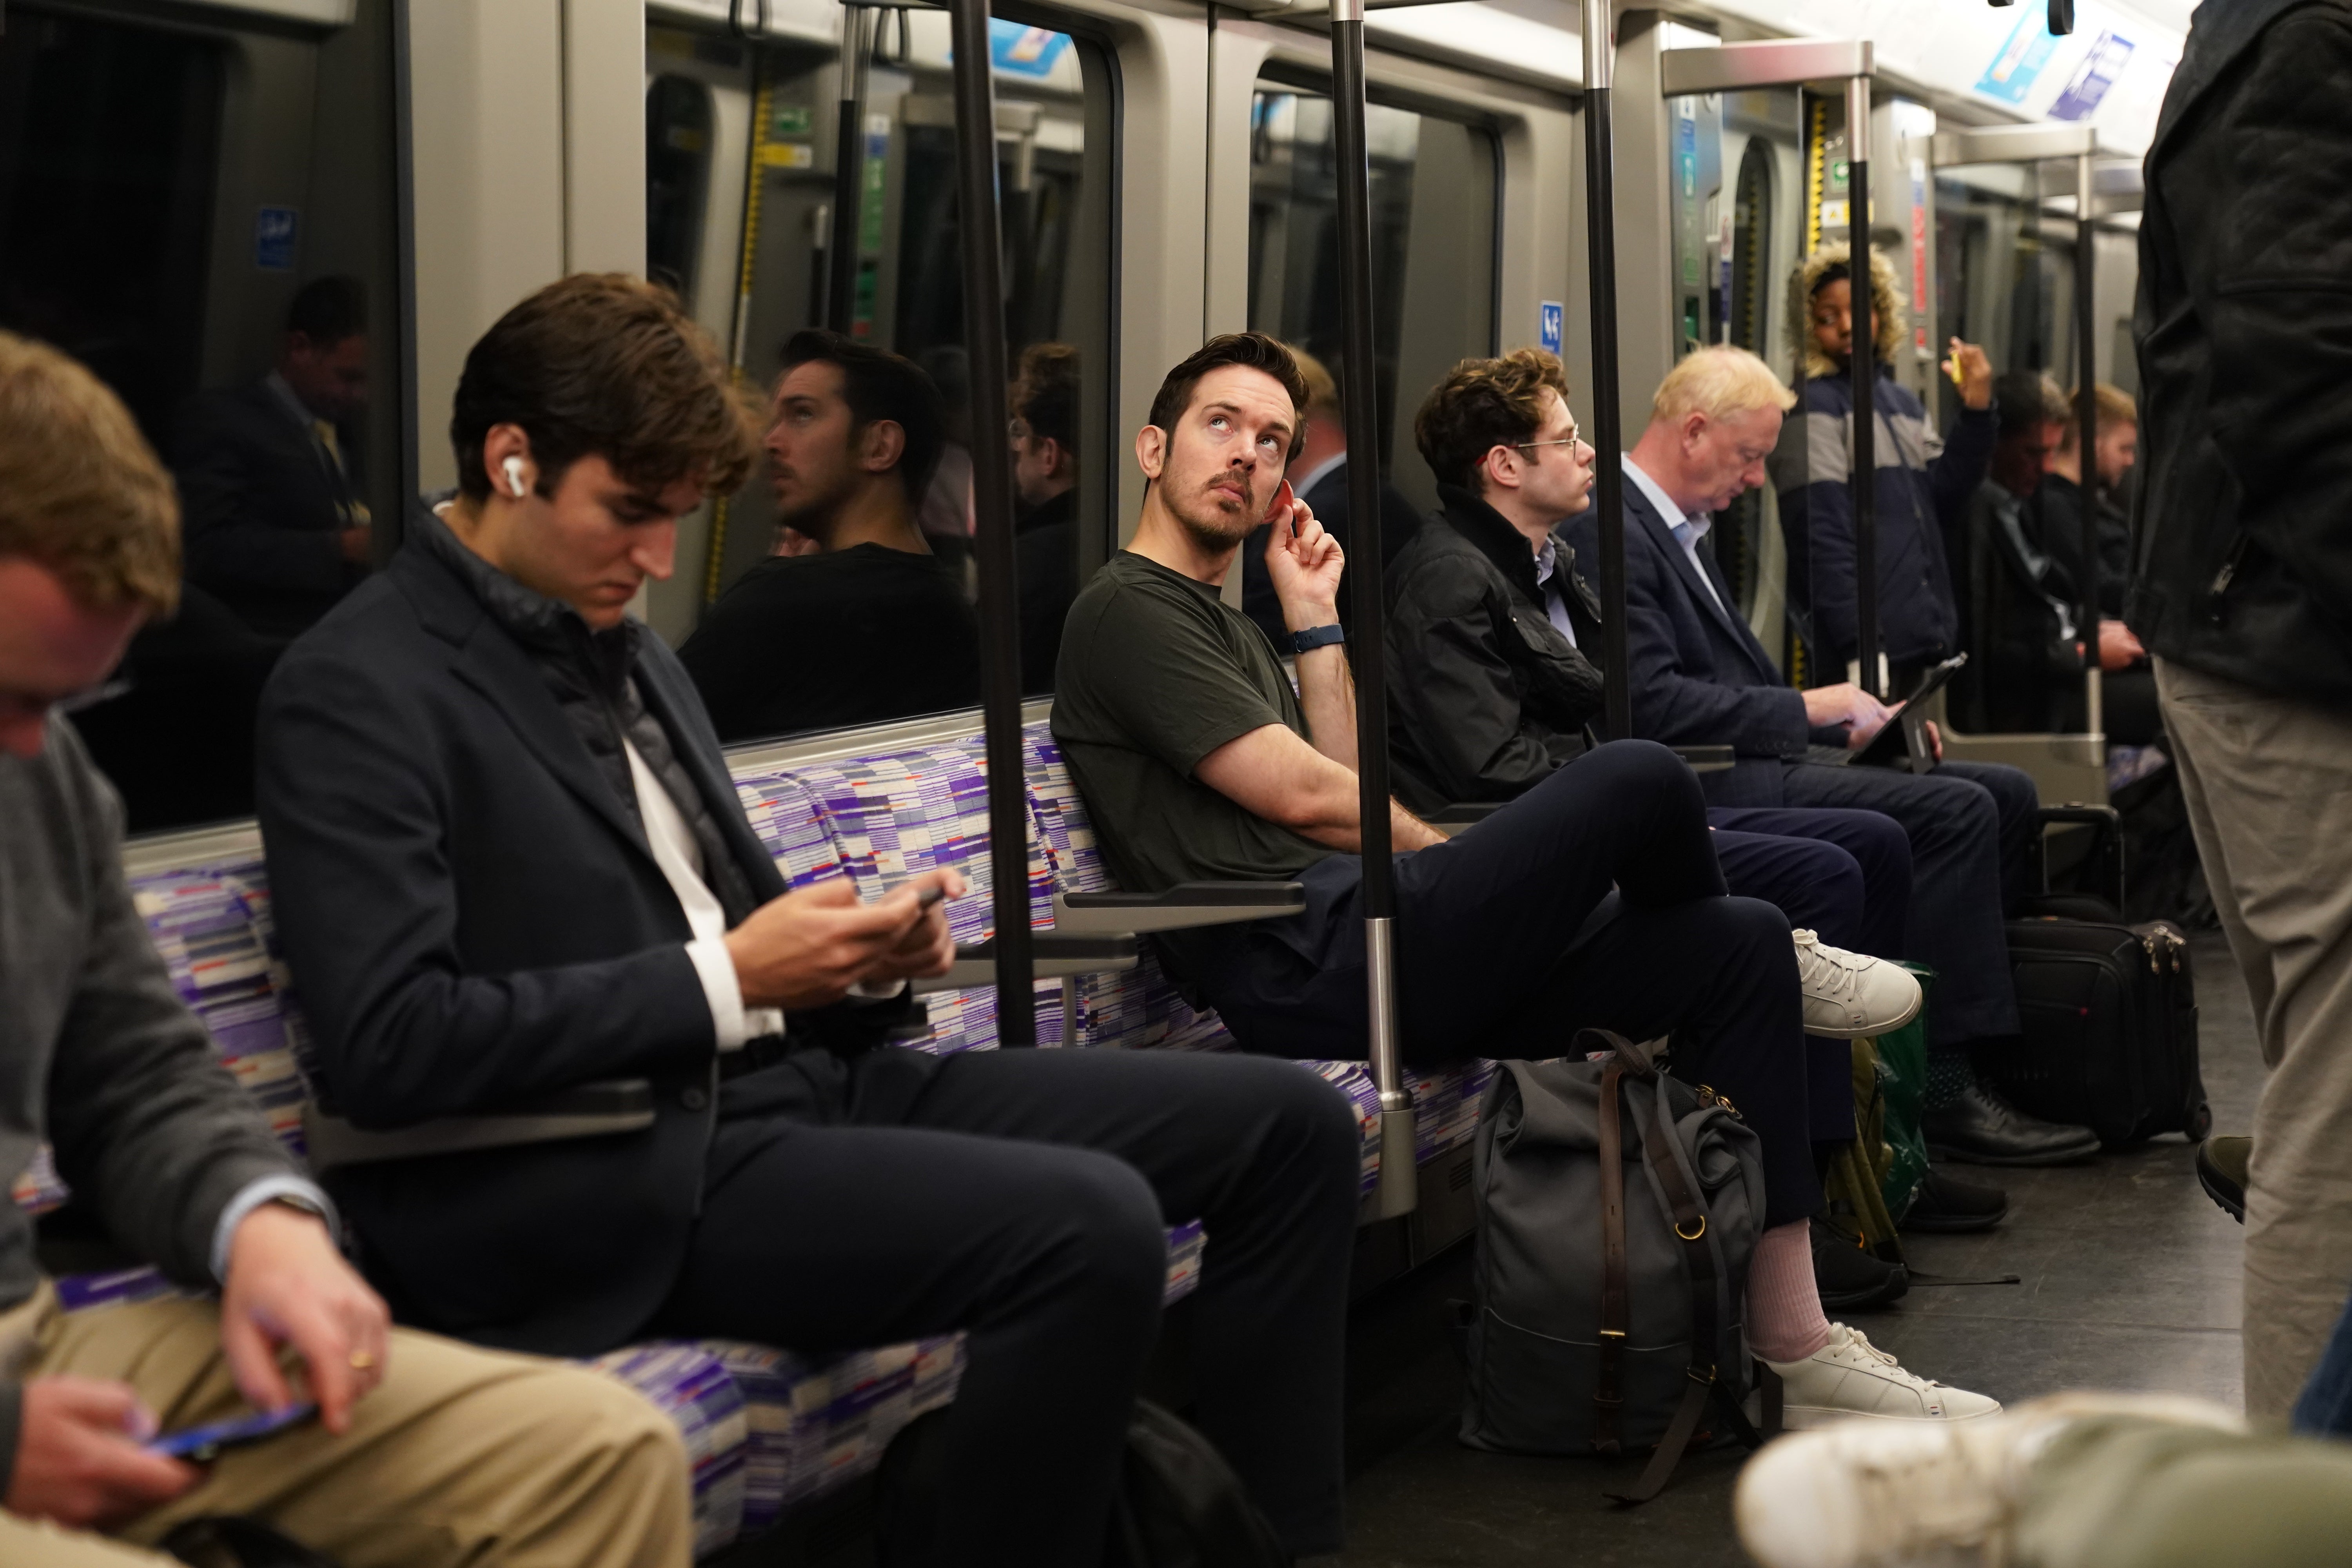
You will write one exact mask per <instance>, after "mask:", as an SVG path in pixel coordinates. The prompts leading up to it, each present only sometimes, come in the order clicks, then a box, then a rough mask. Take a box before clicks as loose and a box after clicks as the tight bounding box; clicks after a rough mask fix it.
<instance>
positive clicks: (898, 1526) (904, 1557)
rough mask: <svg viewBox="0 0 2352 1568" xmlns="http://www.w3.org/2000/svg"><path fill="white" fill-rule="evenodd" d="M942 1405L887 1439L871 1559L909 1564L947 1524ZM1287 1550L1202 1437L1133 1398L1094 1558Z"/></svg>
mask: <svg viewBox="0 0 2352 1568" xmlns="http://www.w3.org/2000/svg"><path fill="white" fill-rule="evenodd" d="M947 1415H948V1412H947V1411H945V1410H934V1411H932V1412H931V1413H930V1414H929V1415H924V1416H921V1417H919V1418H918V1419H917V1420H915V1421H914V1422H913V1423H911V1424H910V1425H909V1426H908V1427H907V1429H906V1430H905V1431H903V1432H901V1433H899V1434H898V1436H896V1437H894V1438H892V1439H891V1440H890V1447H888V1448H887V1450H886V1451H885V1452H884V1453H883V1456H882V1468H881V1472H880V1474H879V1475H878V1476H877V1478H876V1492H877V1500H878V1503H879V1506H880V1519H879V1521H878V1522H877V1526H876V1529H875V1548H876V1550H875V1561H876V1562H877V1563H878V1564H879V1565H880V1568H914V1565H916V1564H919V1563H931V1562H934V1561H936V1552H934V1550H933V1547H934V1543H935V1542H937V1541H938V1540H939V1539H940V1532H941V1531H951V1530H953V1529H955V1528H956V1525H955V1521H952V1520H942V1519H941V1518H940V1511H939V1495H940V1471H941V1468H942V1467H943V1466H944V1464H945V1462H946V1461H945V1459H944V1458H943V1456H944V1453H945V1447H944V1445H942V1444H941V1443H940V1430H941V1423H942V1422H944V1421H945V1420H946V1418H947ZM1290 1562H1291V1556H1290V1552H1289V1550H1288V1549H1287V1548H1286V1547H1285V1546H1284V1545H1283V1544H1282V1542H1281V1540H1280V1539H1279V1538H1278V1537H1277V1536H1276V1534H1275V1533H1274V1527H1273V1526H1272V1525H1270V1524H1268V1523H1267V1522H1266V1521H1265V1515H1264V1514H1261V1513H1260V1512H1258V1510H1257V1508H1256V1506H1255V1504H1253V1503H1252V1502H1251V1501H1250V1500H1249V1495H1248V1494H1247V1493H1246V1492H1244V1490H1243V1489H1242V1483H1241V1479H1240V1478H1239V1477H1237V1476H1235V1475H1234V1471H1233V1467H1232V1466H1230V1465H1228V1464H1226V1463H1225V1460H1224V1456H1223V1455H1221V1454H1219V1453H1218V1452H1217V1450H1216V1448H1215V1447H1213V1445H1212V1444H1211V1443H1210V1442H1209V1440H1208V1439H1207V1438H1206V1437H1203V1436H1201V1434H1200V1433H1198V1432H1196V1431H1194V1430H1193V1429H1192V1427H1191V1426H1187V1425H1185V1423H1184V1422H1182V1421H1181V1420H1179V1419H1178V1418H1177V1417H1176V1416H1175V1415H1172V1414H1171V1413H1170V1412H1168V1411H1166V1410H1163V1409H1161V1408H1160V1406H1159V1405H1154V1404H1151V1403H1150V1401H1149V1400H1142V1399H1139V1400H1137V1401H1136V1402H1135V1415H1133V1416H1132V1417H1131V1418H1130V1419H1129V1422H1128V1427H1127V1453H1126V1456H1125V1458H1124V1459H1123V1460H1122V1462H1121V1463H1120V1466H1119V1478H1118V1498H1117V1499H1116V1500H1114V1501H1113V1503H1112V1505H1111V1515H1110V1528H1109V1530H1108V1532H1107V1537H1106V1539H1105V1541H1104V1543H1103V1568H1290Z"/></svg>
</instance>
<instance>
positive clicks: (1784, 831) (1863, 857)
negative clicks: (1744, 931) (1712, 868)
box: [1706, 805, 1911, 958]
mask: <svg viewBox="0 0 2352 1568" xmlns="http://www.w3.org/2000/svg"><path fill="white" fill-rule="evenodd" d="M1706 820H1707V825H1708V826H1711V827H1713V828H1714V829H1715V830H1716V834H1715V858H1717V860H1719V861H1721V862H1722V863H1723V879H1724V880H1725V881H1726V882H1728V883H1729V884H1730V885H1731V890H1732V892H1733V893H1735V894H1737V895H1738V896H1739V897H1741V898H1746V899H1761V900H1764V901H1765V902H1766V903H1768V904H1776V905H1778V906H1780V912H1781V913H1782V914H1784V915H1786V916H1788V917H1789V924H1790V926H1792V927H1811V929H1812V930H1813V931H1817V932H1819V933H1820V934H1821V939H1822V941H1823V942H1828V943H1829V944H1830V945H1831V946H1832V947H1843V948H1846V949H1848V950H1850V951H1852V952H1866V953H1869V954H1871V955H1872V956H1874V957H1876V958H1900V957H1902V956H1903V944H1904V942H1905V940H1906V936H1907V934H1908V927H1909V921H1910V917H1911V841H1910V839H1909V837H1907V836H1906V834H1905V833H1904V831H1903V825H1902V824H1901V823H1899V822H1896V821H1895V819H1894V818H1893V817H1891V816H1885V814H1883V813H1880V812H1875V811H1835V810H1824V809H1818V808H1815V809H1801V808H1799V807H1795V806H1748V805H1717V806H1709V807H1708V808H1707V813H1706Z"/></svg>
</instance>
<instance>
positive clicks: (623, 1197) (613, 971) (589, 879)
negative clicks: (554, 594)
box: [257, 542, 784, 1355]
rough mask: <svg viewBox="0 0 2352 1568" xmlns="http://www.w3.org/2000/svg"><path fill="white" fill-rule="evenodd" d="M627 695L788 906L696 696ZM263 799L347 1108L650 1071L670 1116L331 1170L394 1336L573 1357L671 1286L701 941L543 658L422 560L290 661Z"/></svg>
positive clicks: (757, 890)
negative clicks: (560, 700)
mask: <svg viewBox="0 0 2352 1568" xmlns="http://www.w3.org/2000/svg"><path fill="white" fill-rule="evenodd" d="M641 648H642V651H641V654H640V657H639V658H638V661H637V666H636V678H637V683H638V687H639V689H640V690H641V692H642V694H643V696H644V699H645V701H646V706H647V707H648V708H650V709H652V710H653V711H654V712H655V713H656V715H658V716H659V717H660V719H661V720H662V721H663V725H664V728H665V729H667V731H668V732H669V735H670V737H671V741H672V743H673V745H674V747H675V749H676V752H677V758H678V761H679V763H681V764H682V765H683V766H684V767H685V768H686V770H687V772H688V773H689V774H690V775H691V776H692V777H693V779H694V782H695V784H697V786H698V788H699V790H700V792H701V794H702V795H703V798H704V799H705V801H706V802H707V803H708V805H709V808H710V814H711V817H712V819H713V820H714V821H715V822H716V823H717V825H718V826H719V832H720V833H721V835H722V836H723V837H725V838H726V841H727V844H728V846H729V847H730V849H731V850H732V852H733V854H734V857H735V859H736V860H737V862H738V863H739V864H740V867H741V868H742V869H743V872H744V874H745V876H746V878H747V879H748V881H749V885H750V887H751V892H752V895H753V897H754V899H755V900H759V901H762V902H764V901H765V900H768V899H771V898H773V897H775V896H776V895H778V894H780V893H782V891H783V890H784V883H783V879H782V876H781V875H780V874H779V873H778V871H777V869H776V867H775V864H774V862H773V861H772V860H771V859H770V858H769V857H768V855H767V853H766V851H765V850H764V849H763V848H762V847H761V844H760V841H759V839H758V837H756V836H755V835H754V834H753V832H752V830H751V825H750V823H749V822H747V821H746V820H745V818H744V816H743V811H742V807H741V805H740V804H739V803H738V801H737V798H736V795H735V790H734V786H733V784H732V782H731V780H730V778H729V776H728V772H727V764H726V759H725V757H724V756H723V755H722V754H721V752H720V751H719V740H718V737H717V736H716V735H715V734H713V733H712V732H711V728H710V722H709V720H708V719H707V718H706V717H704V714H703V710H702V704H701V702H700V701H699V700H698V698H697V697H696V696H695V691H694V686H693V683H692V682H691V681H689V680H688V679H687V675H686V672H685V670H684V669H683V668H681V667H680V666H679V664H678V662H677V658H676V656H674V655H673V654H671V653H670V651H669V650H668V649H667V648H666V647H663V646H662V644H661V641H660V639H659V638H657V637H644V638H642V639H641ZM257 794H258V801H257V805H258V810H259V815H260V818H261V830H262V836H263V840H264V844H265V847H266V849H267V853H268V866H269V883H270V889H271V893H272V897H273V900H274V902H275V905H276V910H277V920H278V933H279V936H280V939H281V940H282V941H283V942H284V944H285V951H286V956H287V959H288V962H289V965H290V968H291V970H292V973H293V974H294V976H295V984H296V986H297V989H298V993H299V996H300V997H301V1000H302V1002H303V1005H304V1007H305V1010H306V1012H307V1013H308V1015H309V1018H310V1025H311V1027H312V1030H313V1032H314V1037H315V1055H316V1068H317V1071H318V1073H319V1076H320V1079H321V1087H322V1089H323V1090H324V1093H325V1095H326V1097H327V1098H328V1099H329V1100H331V1103H332V1106H333V1108H334V1109H335V1110H337V1111H339V1112H340V1113H341V1114H342V1115H345V1116H348V1117H349V1118H351V1120H352V1121H354V1122H356V1123H358V1124H359V1125H360V1126H362V1127H370V1128H392V1127H399V1126H403V1125H406V1124H412V1123H415V1122H418V1121H427V1120H430V1119H433V1118H436V1117H443V1116H450V1115H460V1114H466V1113H472V1112H481V1111H485V1110H495V1109H497V1108H499V1107H501V1106H507V1105H513V1104H517V1103H520V1102H527V1101H529V1100H531V1099H533V1098H534V1097H538V1096H543V1095H546V1094H548V1093H551V1092H552V1091H554V1090H558V1089H565V1088H569V1087H572V1086H574V1085H578V1084H583V1083H590V1082H594V1081H597V1080H600V1079H619V1078H644V1079H650V1080H651V1081H652V1083H653V1086H654V1090H655V1096H656V1100H655V1105H656V1116H655V1122H654V1125H653V1126H652V1127H650V1128H647V1129H646V1130H644V1131H636V1132H627V1133H620V1134H613V1135H606V1136H602V1137H593V1138H582V1139H575V1140H572V1141H568V1142H552V1143H540V1144H532V1145H528V1146H524V1147H518V1148H508V1149H495V1150H488V1151H483V1152H471V1153H463V1154H451V1155H443V1156H437V1157H435V1158H430V1159H419V1160H406V1161H400V1162H395V1163H385V1164H373V1165H359V1166H350V1167H345V1168H343V1169H341V1170H340V1171H337V1172H336V1173H334V1175H333V1179H332V1181H331V1186H332V1187H333V1190H334V1191H335V1194H336V1196H337V1198H338V1200H339V1201H340V1202H341V1204H342V1205H343V1207H344V1212H345V1214H346V1215H348V1217H349V1218H350V1219H351V1221H352V1226H353V1227H354V1229H355V1230H356V1231H357V1233H358V1238H359V1242H360V1253H361V1258H362V1263H363V1265H364V1267H365V1268H366V1270H367V1272H368V1274H369V1276H370V1278H371V1279H373V1280H375V1281H376V1282H377V1284H378V1286H379V1288H380V1289H383V1292H384V1294H385V1295H386V1297H387V1298H388V1299H389V1300H391V1301H392V1303H393V1306H394V1311H395V1312H396V1313H397V1314H398V1315H399V1317H400V1318H401V1319H402V1320H403V1321H408V1322H413V1323H416V1324H419V1325H421V1326H424V1327H427V1328H431V1329H435V1330H437V1331H442V1332H446V1333H452V1334H457V1335H459V1336H461V1337H463V1338H467V1339H470V1340H475V1341H478V1342H486V1343H490V1344H496V1345H502V1346H509V1347H513V1348H518V1349H524V1350H532V1351H539V1352H548V1353H553V1354H564V1355H578V1354H584V1353H591V1352H599V1351H604V1350H609V1349H611V1348H612V1347H613V1346H614V1345H615V1344H618V1343H621V1342H625V1340H626V1339H627V1338H628V1337H629V1336H631V1335H633V1334H635V1333H636V1332H637V1331H639V1330H641V1329H642V1328H643V1327H644V1326H645V1325H646V1322H647V1321H648V1320H650V1319H651V1318H652V1316H653V1314H654V1312H655V1311H656V1309H657V1308H658V1307H659V1306H660V1304H661V1302H662V1300H663V1299H664V1298H665V1297H666V1296H667V1294H668V1292H669V1290H670V1289H671V1287H672V1285H673V1283H674V1282H675V1280H676V1279H677V1274H678V1270H679V1268H680V1267H681V1264H682V1262H683V1260H684V1258H685V1256H686V1248H687V1245H688V1237H689V1235H690V1232H691V1227H692V1223H693V1216H694V1213H695V1210H696V1208H697V1206H698V1202H699V1198H700V1194H701V1190H702V1183H703V1174H704V1172H703V1162H704V1159H705V1156H706V1151H707V1150H708V1148H709V1142H710V1138H711V1133H712V1119H713V1116H714V1115H715V1103H716V1100H717V1096H716V1093H715V1089H716V1087H717V1086H716V1083H715V1081H714V1079H715V1075H716V1061H717V1047H716V1042H715V1040H714V1037H713V1033H712V1028H711V1020H710V1011H709V1004H708V1002H707V1001H706V1000H705V998H704V995H703V991H702V986H701V983H700V982H699V980H698V978H697V976H696V973H695V969H694V965H693V963H692V962H691V961H690V960H688V957H687V955H686V945H685V944H686V942H687V941H688V937H689V935H690V932H689V930H688V925H687V921H686V917H685V914H684V912H683V911H682V910H680V909H679V907H678V900H677V896H676V895H675V894H674V893H672V892H671V890H670V887H669V884H668V881H667V879H665V878H664V877H663V875H662V872H661V869H660V868H659V867H658V866H656V864H655V863H654V858H653V855H652V851H651V848H650V847H649V846H648V844H647V842H646V836H645V831H644V829H643V828H642V827H641V826H639V825H638V822H637V819H636V816H635V814H634V813H633V812H632V811H630V810H629V809H628V807H627V805H625V803H624V802H623V801H621V800H620V799H619V798H618V797H617V796H616V795H615V794H614V789H613V786H612V785H611V784H609V783H607V782H606V778H605V775H604V773H603V772H602V771H601V770H600V769H599V768H598V767H597V765H596V763H595V761H594V759H593V757H592V756H591V755H590V753H589V752H588V748H587V747H586V745H585V744H583V742H582V741H581V740H580V738H579V736H578V734H577V732H576V731H574V730H573V729H572V726H571V725H570V724H569V723H568V722H567V721H565V718H564V715H563V713H562V710H561V709H560V708H559V707H558V705H557V703H556V700H555V698H554V697H553V695H552V694H551V692H550V691H549V689H548V686H547V682H546V680H545V679H543V678H542V676H541V671H540V669H539V668H538V667H537V666H536V665H535V664H534V663H533V662H532V660H531V658H530V656H529V655H528V654H527V653H526V652H525V650H524V648H523V647H522V645H521V644H520V643H519V642H517V641H516V640H515V639H514V637H511V636H510V635H509V633H508V632H507V631H506V629H505V628H504V627H503V626H501V625H500V624H499V622H498V621H497V620H495V619H494V618H493V617H492V616H490V615H489V614H488V611H487V610H486V609H485V608H484V607H483V605H482V604H481V602H480V601H479V600H478V598H477V597H476V596H475V595H474V593H473V592H472V590H471V588H470V587H469V586H468V585H467V584H465V583H464V582H462V581H461V580H460V579H459V578H458V577H457V574H455V573H454V572H452V571H451V570H450V569H449V567H448V566H447V565H446V563H443V562H441V561H440V560H439V559H438V558H436V556H434V555H433V554H431V553H430V552H427V551H426V550H425V549H424V548H423V547H421V546H420V545H418V544H416V543H414V542H412V543H410V544H409V545H408V546H406V547H405V548H404V549H403V550H402V551H401V552H400V553H399V554H398V555H397V556H395V557H394V560H393V562H392V564H391V566H390V567H389V569H388V570H386V571H385V572H384V573H383V574H381V575H379V576H377V577H375V578H373V579H372V580H371V581H369V582H368V583H366V584H363V585H362V587H360V588H359V589H358V590H357V591H356V592H354V593H353V594H352V595H351V596H350V597H349V598H347V599H345V600H344V601H343V603H342V604H341V605H338V606H336V608H335V609H334V610H333V611H332V612H331V613H330V614H329V615H328V616H327V617H326V618H325V619H324V620H322V621H321V622H320V624H319V625H318V626H316V627H314V628H312V630H311V631H310V633H309V634H308V635H307V636H305V637H302V638H300V639H299V641H298V642H296V643H295V645H294V647H292V648H291V649H289V651H288V653H287V654H286V656H285V658H283V659H281V660H280V661H279V663H278V668H277V670H276V672H275V673H274V674H273V675H272V677H271V679H270V681H269V684H268V689H266V691H265V692H264V694H263V699H262V707H261V717H260V737H259V769H258V791H257Z"/></svg>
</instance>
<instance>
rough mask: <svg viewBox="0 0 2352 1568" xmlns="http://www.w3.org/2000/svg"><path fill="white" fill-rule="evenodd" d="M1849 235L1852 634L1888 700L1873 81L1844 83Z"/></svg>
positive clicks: (1875, 689) (1869, 680)
mask: <svg viewBox="0 0 2352 1568" xmlns="http://www.w3.org/2000/svg"><path fill="white" fill-rule="evenodd" d="M1845 154H1846V201H1847V209H1846V233H1847V236H1848V241H1849V245H1850V250H1849V255H1848V266H1849V270H1850V271H1851V272H1852V273H1853V280H1852V281H1851V282H1850V283H1849V284H1848V285H1847V289H1846V291H1847V292H1848V293H1849V294H1851V295H1852V296H1853V357H1852V360H1851V362H1850V364H1849V368H1850V369H1851V370H1852V371H1853V472H1852V474H1851V475H1849V476H1848V478H1849V479H1850V481H1851V485H1852V489H1853V628H1854V658H1855V659H1856V660H1857V661H1858V663H1859V665H1860V667H1861V670H1862V689H1864V691H1867V692H1869V693H1870V694H1871V695H1872V696H1873V697H1884V696H1885V695H1886V687H1885V682H1884V681H1883V680H1881V679H1879V669H1878V658H1879V653H1878V403H1877V390H1878V338H1877V328H1876V325H1875V323H1874V322H1873V321H1872V320H1871V314H1872V311H1871V306H1872V305H1873V304H1874V303H1875V301H1874V299H1873V298H1872V295H1873V292H1874V290H1873V289H1872V287H1871V265H1870V261H1871V257H1870V79H1869V78H1868V77H1866V76H1857V77H1848V78H1847V79H1846V84H1845Z"/></svg>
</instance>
